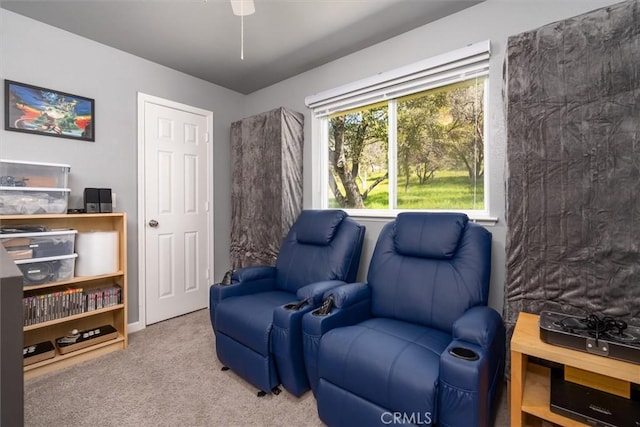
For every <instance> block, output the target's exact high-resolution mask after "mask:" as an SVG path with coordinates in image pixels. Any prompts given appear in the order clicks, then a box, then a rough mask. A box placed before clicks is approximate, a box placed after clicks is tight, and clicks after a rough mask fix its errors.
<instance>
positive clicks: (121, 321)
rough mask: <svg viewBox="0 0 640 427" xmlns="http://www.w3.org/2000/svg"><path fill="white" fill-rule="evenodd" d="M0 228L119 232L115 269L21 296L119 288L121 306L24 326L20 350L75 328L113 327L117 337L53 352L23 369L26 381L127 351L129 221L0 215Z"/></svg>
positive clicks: (110, 216)
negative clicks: (47, 357) (67, 350)
mask: <svg viewBox="0 0 640 427" xmlns="http://www.w3.org/2000/svg"><path fill="white" fill-rule="evenodd" d="M0 225H2V226H18V225H43V226H46V227H48V228H49V229H57V228H69V229H75V230H78V232H89V231H117V232H118V266H119V267H118V270H117V271H115V272H113V273H109V274H102V275H97V276H87V277H73V278H71V279H69V280H64V281H59V282H52V283H46V284H41V285H28V286H24V287H23V295H24V296H30V295H34V294H45V293H49V292H51V293H55V292H59V291H64V290H67V289H69V288H82V289H84V290H88V291H91V290H92V289H98V288H108V287H113V286H115V285H117V286H119V287H120V303H119V304H115V305H112V306H109V307H103V308H100V309H97V310H91V311H85V312H83V313H78V314H73V315H69V316H65V317H60V318H58V319H54V320H48V321H44V322H40V323H37V324H33V325H27V326H24V327H23V333H24V346H25V347H27V346H31V345H35V344H38V343H42V342H45V341H51V342H52V343H55V340H56V338H60V337H62V336H65V335H67V334H69V332H70V331H71V330H73V329H77V330H79V331H83V330H91V329H93V328H97V327H101V326H104V325H111V326H113V327H114V328H115V329H116V331H117V337H116V338H113V339H110V340H108V341H104V342H100V343H97V344H94V345H91V346H89V347H85V348H81V349H79V350H75V351H71V352H69V353H66V354H60V352H59V351H58V350H57V349H56V352H55V356H54V357H52V358H49V359H46V360H42V361H39V362H36V363H33V364H29V365H27V366H25V367H24V377H25V379H27V378H33V377H36V376H39V375H41V374H44V373H48V372H52V371H54V370H58V369H61V368H65V367H68V366H72V365H74V364H76V363H79V362H83V361H85V360H89V359H92V358H94V357H98V356H101V355H103V354H106V353H110V352H112V351H116V350H120V349H125V348H127V344H128V337H127V309H126V307H127V267H126V265H127V243H126V242H127V237H126V227H127V218H126V214H124V213H107V214H69V215H67V214H60V215H51V214H47V215H0Z"/></svg>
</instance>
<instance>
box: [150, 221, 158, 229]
mask: <svg viewBox="0 0 640 427" xmlns="http://www.w3.org/2000/svg"><path fill="white" fill-rule="evenodd" d="M157 226H158V221H156V220H155V219H152V220H151V221H149V227H152V228H156V227H157Z"/></svg>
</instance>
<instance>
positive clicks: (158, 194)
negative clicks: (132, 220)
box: [140, 102, 213, 325]
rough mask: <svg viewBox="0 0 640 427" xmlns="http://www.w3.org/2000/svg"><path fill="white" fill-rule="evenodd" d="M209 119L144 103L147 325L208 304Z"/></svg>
mask: <svg viewBox="0 0 640 427" xmlns="http://www.w3.org/2000/svg"><path fill="white" fill-rule="evenodd" d="M209 123H210V117H207V115H203V114H199V113H194V112H190V111H185V110H184V109H180V108H172V107H170V106H166V105H159V104H157V103H154V102H145V103H144V157H145V161H144V162H145V172H144V192H145V197H144V202H145V209H144V211H145V214H144V221H145V224H140V226H141V227H144V230H145V233H144V234H145V236H144V239H145V263H144V268H145V270H144V277H145V282H146V283H145V289H146V291H145V294H146V295H145V311H146V316H145V317H146V319H145V320H146V324H147V325H148V324H151V323H155V322H159V321H161V320H165V319H169V318H172V317H175V316H179V315H182V314H185V313H189V312H191V311H195V310H199V309H202V308H205V307H206V306H207V304H208V286H209V272H210V268H211V266H210V265H209V260H210V259H211V257H210V251H211V248H210V245H209V241H210V237H209V236H211V235H212V230H211V228H212V227H213V221H212V216H211V213H210V212H209V210H210V206H209V204H210V203H209V195H210V194H211V191H210V188H211V187H210V182H211V179H210V176H211V175H212V174H211V171H210V164H211V162H210V160H209V159H210V143H209V142H208V140H209V133H210V130H209V129H208V126H209Z"/></svg>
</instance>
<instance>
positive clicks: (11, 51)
mask: <svg viewBox="0 0 640 427" xmlns="http://www.w3.org/2000/svg"><path fill="white" fill-rule="evenodd" d="M0 77H2V78H3V79H4V78H6V79H9V80H15V81H18V82H23V83H30V84H33V85H36V86H43V87H47V88H51V89H57V90H60V91H63V92H68V93H73V94H77V95H81V96H85V97H88V98H93V99H95V106H96V111H95V114H96V140H95V142H85V141H75V140H71V139H63V138H53V137H48V136H38V135H30V134H22V133H17V132H7V131H4V130H0V157H1V158H7V159H17V160H31V161H42V162H54V163H66V164H69V165H71V174H70V187H71V194H72V197H71V200H70V207H81V205H82V192H83V189H84V188H85V187H111V188H112V189H113V191H114V192H115V193H116V194H117V209H116V210H117V211H119V212H127V218H128V227H127V234H128V237H129V240H128V247H127V255H128V260H127V261H128V268H129V270H128V271H129V275H128V280H129V281H128V284H129V304H128V310H129V311H128V316H129V322H135V321H137V320H138V316H139V310H138V303H139V301H138V268H137V267H138V244H137V243H138V242H137V236H138V224H137V219H138V209H137V203H138V199H137V189H136V187H137V143H138V142H137V138H138V127H137V93H138V92H143V93H146V94H149V95H154V96H158V97H161V98H166V99H170V100H173V101H177V102H181V103H184V104H187V105H192V106H195V107H199V108H203V109H205V110H210V111H212V112H213V121H214V123H213V156H214V159H213V165H214V173H215V176H214V184H215V187H214V193H215V200H214V214H215V224H214V233H215V244H214V246H215V248H214V250H215V252H214V259H215V266H214V267H215V268H214V274H215V277H218V276H221V275H222V272H223V271H224V270H225V269H226V268H227V266H228V265H229V224H230V215H231V210H230V203H229V199H230V194H231V189H230V184H229V183H230V176H231V173H230V168H229V129H230V124H231V122H232V121H234V120H237V119H238V118H239V117H241V116H242V110H241V106H242V101H243V95H241V94H239V93H236V92H233V91H230V90H227V89H224V88H222V87H220V86H216V85H213V84H211V83H208V82H205V81H203V80H200V79H197V78H194V77H191V76H188V75H186V74H183V73H180V72H177V71H174V70H172V69H169V68H167V67H164V66H160V65H157V64H155V63H152V62H149V61H147V60H144V59H141V58H138V57H136V56H133V55H130V54H128V53H125V52H122V51H120V50H117V49H113V48H110V47H107V46H105V45H102V44H99V43H96V42H93V41H91V40H88V39H86V38H82V37H79V36H76V35H74V34H71V33H68V32H66V31H62V30H60V29H57V28H54V27H51V26H49V25H45V24H42V23H40V22H38V21H35V20H32V19H29V18H26V17H23V16H21V15H18V14H15V13H13V12H9V11H7V10H4V9H0ZM0 90H1V91H2V93H3V92H4V86H2V89H0ZM2 99H4V94H2Z"/></svg>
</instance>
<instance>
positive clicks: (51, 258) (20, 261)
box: [14, 254, 78, 264]
mask: <svg viewBox="0 0 640 427" xmlns="http://www.w3.org/2000/svg"><path fill="white" fill-rule="evenodd" d="M71 258H78V254H69V255H58V256H48V257H44V258H29V259H17V260H15V261H14V262H15V263H16V264H33V263H36V262H45V261H58V260H61V259H71Z"/></svg>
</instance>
